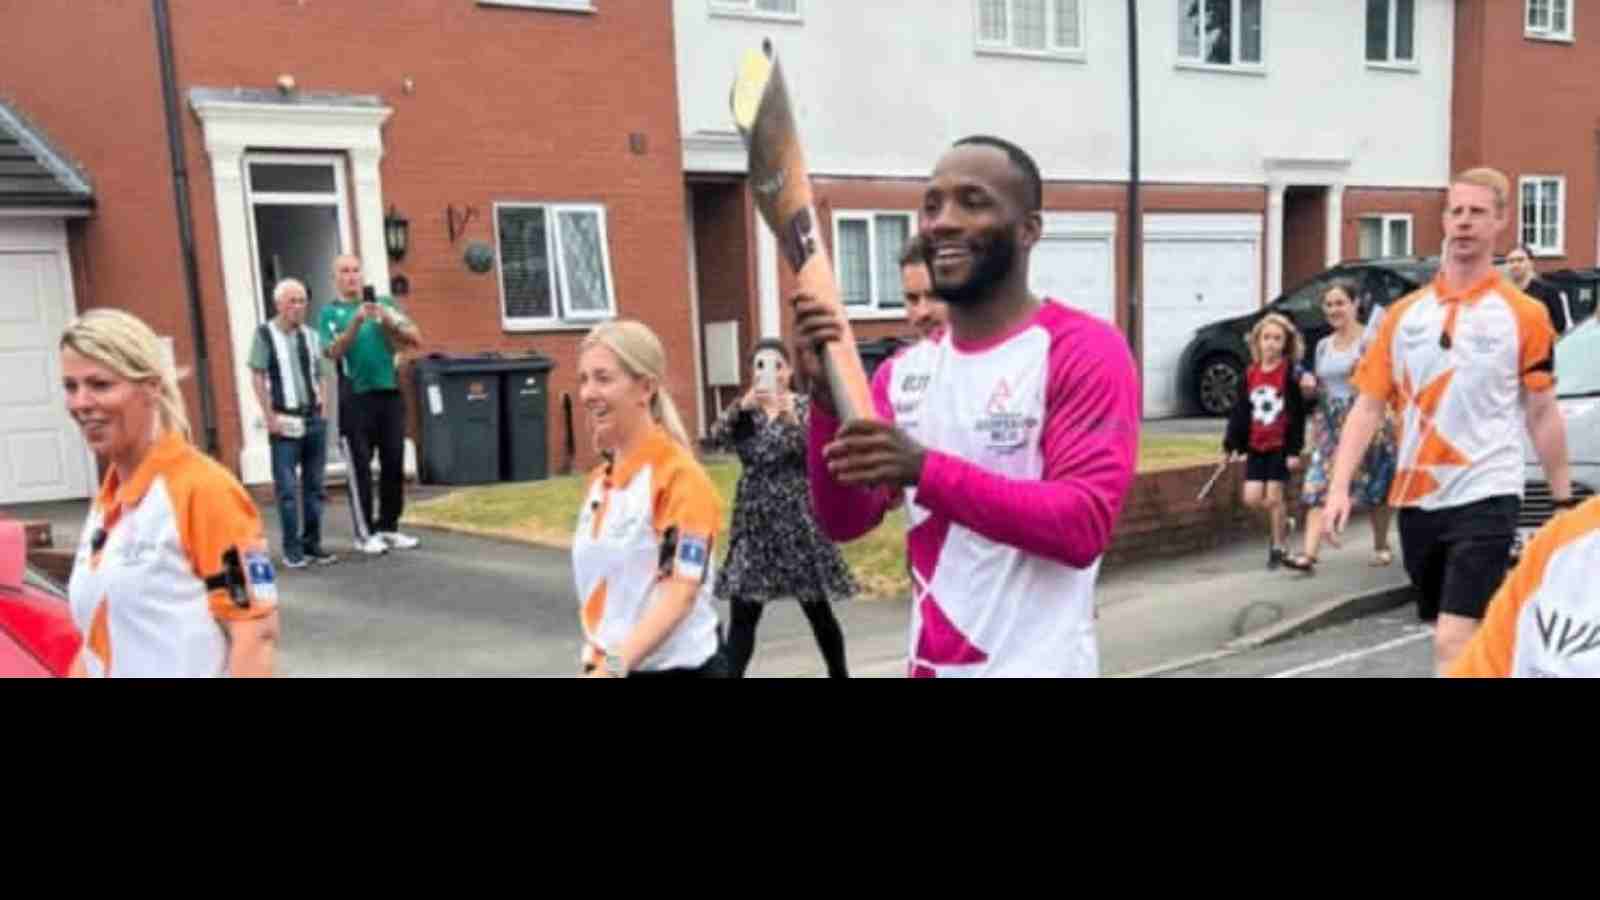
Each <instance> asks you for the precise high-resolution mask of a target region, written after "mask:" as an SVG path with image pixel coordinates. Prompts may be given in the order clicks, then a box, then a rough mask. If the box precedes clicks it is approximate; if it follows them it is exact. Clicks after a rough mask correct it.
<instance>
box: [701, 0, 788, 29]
mask: <svg viewBox="0 0 1600 900" xmlns="http://www.w3.org/2000/svg"><path fill="white" fill-rule="evenodd" d="M759 2H761V0H706V5H707V7H708V9H709V11H710V13H711V15H713V16H721V17H724V18H729V19H754V20H756V21H758V22H787V23H789V24H791V25H798V24H800V23H801V22H804V21H805V0H794V12H792V13H786V12H773V11H771V10H765V9H760V8H758V7H757V6H756V4H757V3H759Z"/></svg>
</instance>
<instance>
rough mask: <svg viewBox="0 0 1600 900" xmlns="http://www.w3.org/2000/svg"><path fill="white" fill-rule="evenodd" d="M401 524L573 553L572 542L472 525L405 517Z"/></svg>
mask: <svg viewBox="0 0 1600 900" xmlns="http://www.w3.org/2000/svg"><path fill="white" fill-rule="evenodd" d="M400 524H401V525H403V526H405V527H406V528H414V529H416V530H418V531H438V532H442V533H444V534H461V535H466V536H468V537H475V538H484V539H486V540H491V541H494V542H496V543H500V544H516V545H518V546H522V547H538V548H540V549H543V550H560V551H562V552H571V550H572V543H571V542H570V541H568V542H566V543H564V544H560V543H555V542H554V541H538V540H534V539H533V538H529V537H520V536H518V535H515V534H507V533H505V532H503V531H495V530H493V529H489V528H474V527H472V526H471V525H442V524H438V523H433V522H417V521H413V520H411V519H407V518H405V517H403V516H402V517H401V519H400Z"/></svg>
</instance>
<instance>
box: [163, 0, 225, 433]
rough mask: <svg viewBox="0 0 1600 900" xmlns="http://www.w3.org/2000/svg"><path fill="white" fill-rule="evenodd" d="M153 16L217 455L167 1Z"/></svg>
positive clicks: (207, 414) (205, 403) (206, 427)
mask: <svg viewBox="0 0 1600 900" xmlns="http://www.w3.org/2000/svg"><path fill="white" fill-rule="evenodd" d="M151 6H152V7H153V8H154V10H155V17H156V52H157V54H159V57H160V60H161V97H162V99H163V100H164V101H166V112H167V151H168V153H169V154H170V155H171V157H172V193H173V195H174V197H175V199H176V201H177V205H178V241H179V243H180V244H181V245H182V247H183V274H184V281H185V286H186V287H187V288H188V292H189V325H190V328H191V330H192V331H193V332H194V359H195V363H194V368H195V376H196V380H197V381H198V382H199V385H200V421H201V428H202V429H203V434H204V439H205V449H206V452H207V453H209V454H211V455H212V456H217V454H218V453H219V452H220V450H219V447H218V443H217V406H216V397H215V395H214V394H213V393H212V390H211V355H210V352H209V351H208V350H207V349H206V346H207V341H206V315H205V309H204V308H203V307H202V305H201V303H200V267H199V266H198V264H196V262H195V256H194V214H193V211H192V210H191V209H190V207H189V169H188V165H187V164H186V163H185V161H184V160H185V157H184V150H183V132H182V130H181V125H182V122H181V120H180V119H179V118H178V76H177V73H176V71H175V70H174V67H173V63H172V17H171V15H169V13H168V11H167V0H151Z"/></svg>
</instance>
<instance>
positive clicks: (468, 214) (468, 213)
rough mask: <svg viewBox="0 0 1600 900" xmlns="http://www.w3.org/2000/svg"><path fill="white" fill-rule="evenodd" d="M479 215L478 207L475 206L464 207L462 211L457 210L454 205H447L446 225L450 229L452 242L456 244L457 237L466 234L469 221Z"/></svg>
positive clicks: (445, 213) (445, 209)
mask: <svg viewBox="0 0 1600 900" xmlns="http://www.w3.org/2000/svg"><path fill="white" fill-rule="evenodd" d="M477 217H478V208H477V207H475V206H466V207H462V209H461V211H460V212H456V208H455V207H454V206H446V207H445V208H444V222H445V227H446V228H448V229H449V231H450V243H452V244H454V243H455V242H456V239H457V238H459V237H461V236H462V235H463V234H466V233H467V223H468V222H471V221H472V220H473V219H476V218H477Z"/></svg>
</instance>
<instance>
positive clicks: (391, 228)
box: [383, 203, 411, 262]
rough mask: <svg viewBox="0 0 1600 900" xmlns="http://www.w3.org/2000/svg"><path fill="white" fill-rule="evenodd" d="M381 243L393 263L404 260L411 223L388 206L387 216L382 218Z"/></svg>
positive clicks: (391, 205) (409, 237)
mask: <svg viewBox="0 0 1600 900" xmlns="http://www.w3.org/2000/svg"><path fill="white" fill-rule="evenodd" d="M383 243H384V245H385V246H387V247H388V248H389V258H390V259H392V260H394V261H395V262H399V261H400V260H402V259H405V256H406V245H407V244H409V243H411V222H410V220H409V219H407V218H406V217H405V216H402V215H400V214H399V213H398V212H396V211H395V208H394V204H392V203H391V204H389V214H388V215H386V216H384V217H383Z"/></svg>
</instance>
